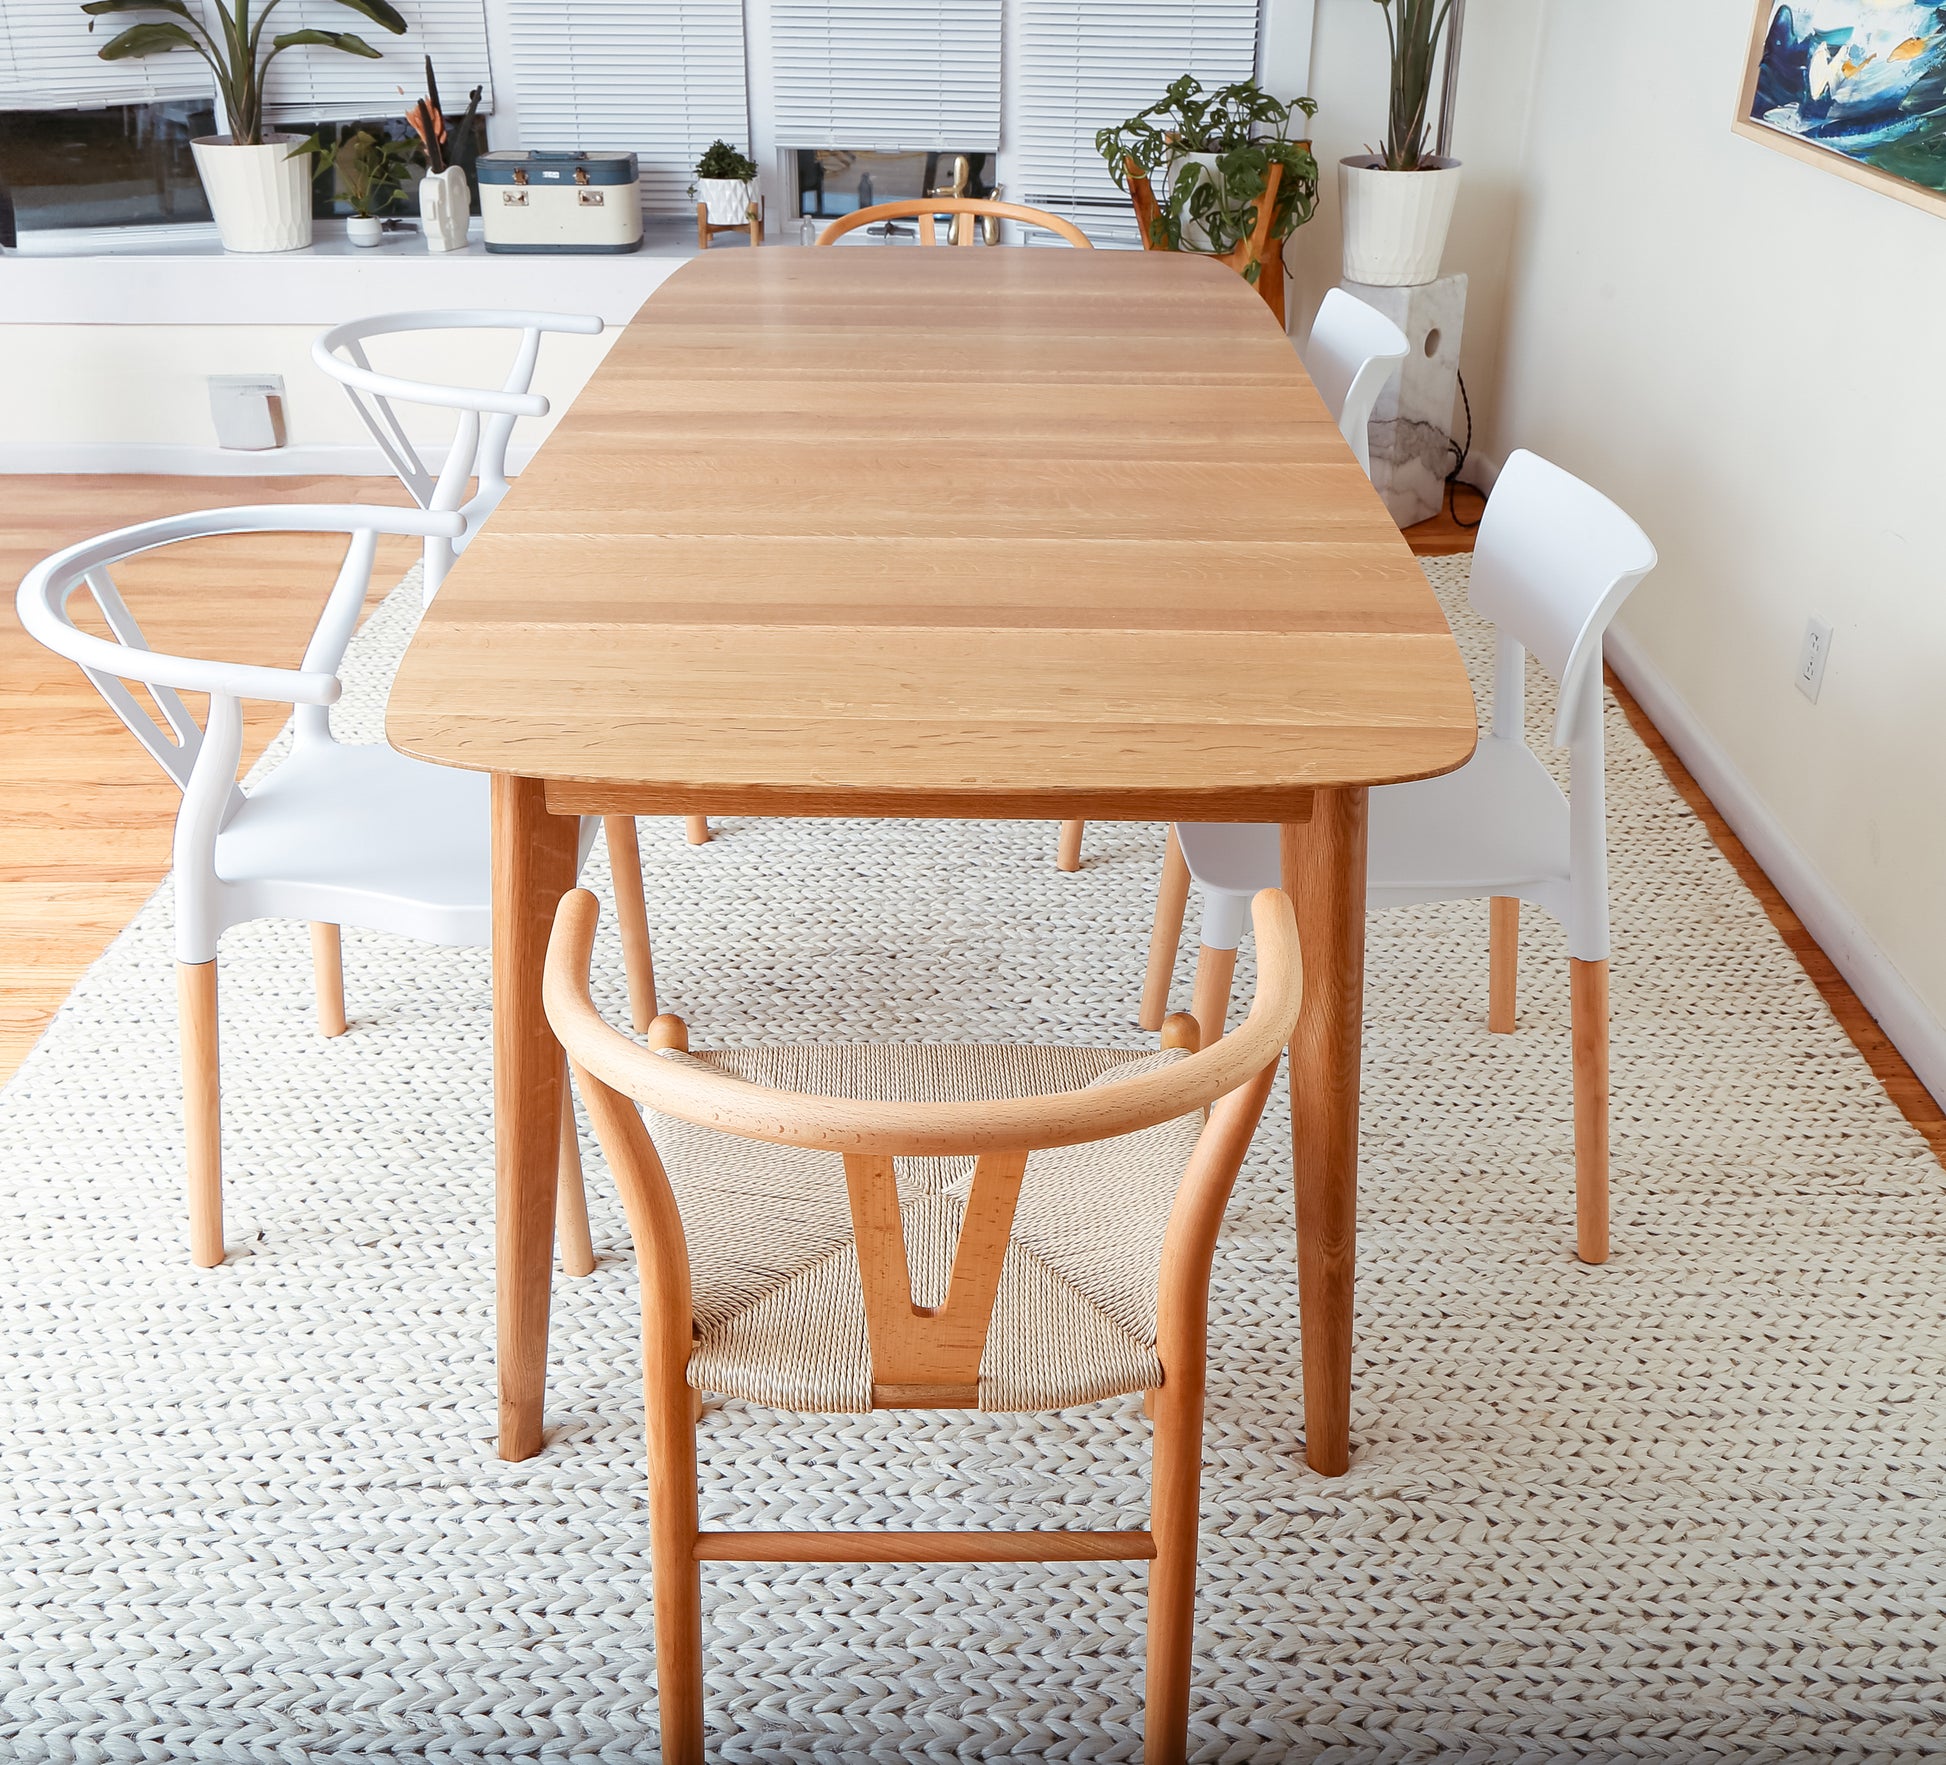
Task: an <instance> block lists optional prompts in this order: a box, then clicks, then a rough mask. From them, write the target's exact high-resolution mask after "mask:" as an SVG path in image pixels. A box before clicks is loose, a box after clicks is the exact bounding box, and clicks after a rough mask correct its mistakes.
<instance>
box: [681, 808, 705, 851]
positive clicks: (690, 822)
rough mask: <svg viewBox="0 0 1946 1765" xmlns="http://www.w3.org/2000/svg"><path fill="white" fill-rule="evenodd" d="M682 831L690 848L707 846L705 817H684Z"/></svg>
mask: <svg viewBox="0 0 1946 1765" xmlns="http://www.w3.org/2000/svg"><path fill="white" fill-rule="evenodd" d="M682 830H683V833H684V834H685V835H686V836H687V837H688V840H689V843H690V844H691V845H692V846H707V845H708V844H709V817H708V816H707V815H685V816H684V817H683V818H682Z"/></svg>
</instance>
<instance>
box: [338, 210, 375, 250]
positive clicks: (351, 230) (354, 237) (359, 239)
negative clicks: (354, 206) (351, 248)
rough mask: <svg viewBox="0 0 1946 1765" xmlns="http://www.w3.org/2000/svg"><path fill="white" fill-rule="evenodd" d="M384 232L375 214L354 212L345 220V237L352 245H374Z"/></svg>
mask: <svg viewBox="0 0 1946 1765" xmlns="http://www.w3.org/2000/svg"><path fill="white" fill-rule="evenodd" d="M384 233H385V229H384V226H383V224H382V223H381V222H380V220H379V218H378V216H377V215H368V214H355V215H353V216H352V217H351V219H350V220H348V221H346V222H345V237H346V238H347V239H349V240H350V241H351V242H352V244H354V245H376V244H377V243H378V242H379V240H380V239H381V238H383V237H384Z"/></svg>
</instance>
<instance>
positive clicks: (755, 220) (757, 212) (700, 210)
mask: <svg viewBox="0 0 1946 1765" xmlns="http://www.w3.org/2000/svg"><path fill="white" fill-rule="evenodd" d="M1276 169H1277V170H1279V171H1281V170H1283V167H1281V166H1279V167H1277V168H1276ZM718 233H748V234H749V235H750V243H751V244H752V245H761V244H763V242H764V199H763V198H762V197H761V196H759V197H758V198H757V200H756V201H755V202H753V203H751V205H750V218H749V219H748V220H747V221H737V222H734V223H733V224H731V225H729V226H723V227H719V226H718V225H717V224H716V223H715V222H714V221H712V220H711V219H710V218H709V205H708V204H707V203H703V202H699V203H697V204H696V246H697V249H698V250H700V251H707V250H709V248H710V246H711V245H712V244H713V243H714V242H715V239H716V236H717V234H718Z"/></svg>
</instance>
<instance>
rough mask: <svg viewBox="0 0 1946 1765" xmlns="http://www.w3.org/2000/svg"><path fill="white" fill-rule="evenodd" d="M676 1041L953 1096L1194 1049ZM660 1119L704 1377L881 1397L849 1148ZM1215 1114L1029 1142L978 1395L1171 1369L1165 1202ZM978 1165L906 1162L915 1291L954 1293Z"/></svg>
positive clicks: (730, 1060) (857, 1093)
mask: <svg viewBox="0 0 1946 1765" xmlns="http://www.w3.org/2000/svg"><path fill="white" fill-rule="evenodd" d="M664 1058H666V1059H670V1060H695V1061H697V1062H698V1063H700V1064H706V1065H709V1066H712V1067H714V1068H716V1069H717V1070H718V1071H720V1072H727V1073H731V1074H734V1075H735V1076H736V1077H738V1078H741V1079H746V1080H748V1081H750V1082H751V1083H753V1084H757V1085H763V1086H768V1087H772V1088H775V1089H779V1090H789V1091H809V1092H816V1093H819V1094H821V1095H825V1096H842V1097H858V1098H871V1099H893V1098H904V1099H908V1100H910V1101H913V1102H946V1101H976V1100H988V1099H995V1098H1002V1097H1032V1096H1039V1095H1045V1094H1048V1093H1051V1092H1056V1091H1072V1090H1078V1089H1080V1088H1082V1087H1083V1086H1087V1085H1095V1084H1104V1083H1112V1082H1114V1080H1115V1079H1117V1078H1132V1077H1135V1076H1137V1075H1138V1074H1140V1073H1146V1072H1153V1071H1154V1070H1155V1069H1156V1068H1157V1066H1158V1065H1160V1064H1162V1063H1164V1062H1168V1061H1174V1060H1179V1059H1181V1058H1183V1056H1182V1055H1181V1053H1179V1052H1177V1051H1175V1050H1170V1051H1167V1052H1164V1053H1161V1054H1139V1053H1122V1052H1117V1051H1115V1050H1113V1049H1106V1048H1041V1047H1021V1046H1010V1047H982V1046H968V1045H954V1044H946V1045H941V1044H925V1043H857V1044H851V1045H833V1044H828V1043H827V1044H821V1045H815V1046H812V1045H807V1046H803V1047H773V1048H743V1049H734V1050H726V1051H723V1052H719V1053H702V1054H697V1055H687V1054H679V1053H674V1052H671V1053H668V1054H666V1055H665V1056H664ZM646 1120H647V1123H648V1128H649V1133H650V1135H651V1136H652V1137H653V1139H654V1141H655V1144H656V1146H657V1148H658V1150H659V1151H660V1152H661V1154H662V1158H663V1164H664V1167H665V1168H666V1169H667V1171H668V1174H669V1182H670V1185H671V1187H672V1188H673V1189H674V1190H675V1194H676V1200H677V1203H678V1205H679V1206H680V1207H681V1209H682V1217H683V1226H684V1229H685V1231H686V1232H687V1233H688V1236H689V1242H690V1254H691V1269H692V1278H693V1280H694V1283H695V1286H694V1305H695V1315H696V1337H697V1341H696V1351H695V1353H694V1354H693V1355H692V1356H691V1358H690V1362H689V1382H690V1384H691V1385H693V1386H695V1387H696V1388H697V1389H699V1390H703V1391H716V1392H721V1393H722V1394H724V1395H725V1396H730V1397H742V1398H747V1399H749V1400H750V1401H751V1402H753V1403H761V1404H766V1405H769V1406H770V1407H772V1408H776V1409H791V1410H811V1411H863V1410H869V1409H870V1408H871V1407H872V1362H871V1350H870V1348H869V1346H868V1344H867V1340H866V1331H865V1297H864V1292H863V1289H862V1287H861V1285H860V1282H859V1274H858V1252H857V1247H856V1245H855V1243H854V1241H853V1237H852V1219H851V1209H850V1207H849V1206H848V1205H847V1203H846V1199H845V1178H844V1170H843V1166H842V1161H841V1160H840V1159H839V1158H838V1157H837V1155H836V1154H835V1153H830V1152H817V1151H808V1150H805V1149H803V1148H799V1147H792V1146H771V1145H765V1144H762V1143H760V1142H757V1141H752V1140H744V1139H739V1138H735V1137H733V1136H731V1135H727V1134H720V1133H717V1132H715V1131H714V1130H712V1129H709V1128H700V1127H693V1126H691V1125H690V1124H689V1123H687V1122H682V1121H678V1120H676V1119H675V1118H674V1117H672V1116H665V1115H658V1114H655V1113H653V1112H649V1113H648V1114H647V1116H646ZM1202 1126H1203V1116H1202V1112H1201V1111H1200V1110H1196V1111H1193V1112H1192V1113H1190V1114H1189V1115H1186V1116H1183V1117H1180V1118H1178V1119H1177V1120H1175V1121H1172V1122H1164V1123H1163V1124H1161V1125H1160V1126H1158V1127H1153V1128H1147V1129H1145V1130H1143V1131H1142V1132H1140V1133H1136V1134H1124V1135H1123V1136H1121V1137H1120V1138H1119V1139H1114V1140H1103V1141H1097V1142H1094V1143H1092V1144H1088V1145H1083V1146H1070V1147H1062V1148H1058V1149H1054V1150H1049V1151H1042V1152H1036V1153H1034V1154H1033V1155H1032V1156H1031V1157H1030V1158H1029V1160H1028V1162H1027V1174H1026V1178H1025V1180H1024V1181H1023V1183H1022V1185H1021V1192H1020V1204H1019V1208H1018V1210H1017V1212H1016V1213H1015V1215H1014V1224H1013V1233H1012V1237H1011V1241H1010V1243H1009V1246H1008V1250H1007V1256H1006V1261H1005V1262H1004V1263H1003V1264H1002V1266H1001V1272H1000V1290H999V1294H998V1296H997V1297H996V1299H995V1302H994V1308H993V1325H992V1328H991V1330H990V1332H989V1333H988V1336H987V1343H986V1352H985V1354H984V1355H983V1356H982V1358H981V1361H980V1408H981V1409H983V1410H1044V1409H1060V1408H1063V1407H1065V1406H1066V1405H1069V1404H1077V1403H1091V1402H1093V1401H1095V1400H1096V1399H1098V1398H1104V1397H1116V1396H1119V1395H1121V1394H1122V1393H1123V1392H1127V1391H1141V1390H1145V1389H1147V1388H1149V1387H1152V1386H1154V1385H1157V1384H1159V1383H1160V1382H1161V1379H1162V1368H1161V1364H1160V1362H1159V1361H1158V1360H1157V1358H1156V1271H1157V1268H1158V1266H1159V1262H1160V1258H1161V1253H1162V1237H1163V1230H1164V1228H1165V1227H1166V1225H1167V1224H1168V1219H1169V1208H1170V1206H1171V1204H1172V1203H1173V1202H1174V1200H1175V1196H1176V1188H1177V1185H1178V1184H1179V1182H1180V1181H1181V1178H1182V1171H1183V1166H1184V1164H1185V1163H1186V1162H1187V1160H1188V1158H1189V1155H1190V1152H1191V1151H1192V1149H1193V1148H1194V1146H1195V1143H1196V1136H1197V1135H1198V1134H1199V1133H1200V1132H1201V1131H1202ZM973 1164H974V1161H973V1160H972V1159H971V1158H902V1159H900V1160H899V1161H898V1172H899V1211H900V1213H901V1215H902V1216H903V1219H904V1222H905V1235H906V1247H907V1255H908V1256H909V1257H910V1259H911V1265H912V1284H913V1297H914V1299H915V1300H916V1301H917V1303H919V1304H921V1305H938V1304H940V1303H942V1302H943V1301H944V1299H945V1297H946V1281H947V1276H948V1273H949V1272H950V1270H951V1267H952V1260H953V1251H954V1247H955V1246H956V1245H957V1244H958V1242H959V1230H960V1219H961V1216H962V1213H963V1211H964V1207H965V1198H966V1192H967V1188H968V1185H969V1184H970V1183H971V1181H972V1177H973Z"/></svg>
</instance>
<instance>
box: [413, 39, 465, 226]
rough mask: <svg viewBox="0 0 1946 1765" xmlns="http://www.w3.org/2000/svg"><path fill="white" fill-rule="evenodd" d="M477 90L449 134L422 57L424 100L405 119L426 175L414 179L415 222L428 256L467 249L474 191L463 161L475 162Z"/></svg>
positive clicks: (435, 85)
mask: <svg viewBox="0 0 1946 1765" xmlns="http://www.w3.org/2000/svg"><path fill="white" fill-rule="evenodd" d="M481 90H482V89H481V88H480V87H478V86H475V87H474V88H473V92H472V99H471V102H470V103H468V105H467V107H466V114H465V115H464V116H463V117H461V118H460V121H459V127H458V128H456V129H449V128H448V127H447V124H446V113H445V112H444V111H443V110H442V109H441V108H440V104H439V81H438V80H437V79H436V78H435V77H434V75H433V71H432V57H431V56H430V55H428V56H427V57H426V95H425V97H423V98H421V99H420V100H419V102H418V103H417V104H415V105H414V106H413V107H412V108H411V109H410V110H409V111H407V112H406V117H405V120H406V121H407V122H408V123H410V124H411V125H412V127H413V128H414V129H415V130H416V131H417V132H418V136H419V139H420V141H421V142H422V143H423V144H424V146H425V149H426V175H425V176H424V177H423V178H421V179H420V180H419V220H420V224H421V226H422V227H423V228H424V229H425V235H426V249H427V250H428V251H458V250H460V249H461V248H462V247H463V246H464V245H465V244H466V227H467V222H468V221H469V220H470V219H471V218H472V214H473V189H472V185H471V183H470V182H469V181H468V179H467V175H466V165H467V162H468V161H470V160H472V159H474V158H476V157H477V156H478V153H479V147H478V144H477V143H476V142H475V141H474V138H473V137H474V131H475V129H476V128H477V127H478V125H479V116H480V93H481Z"/></svg>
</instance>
